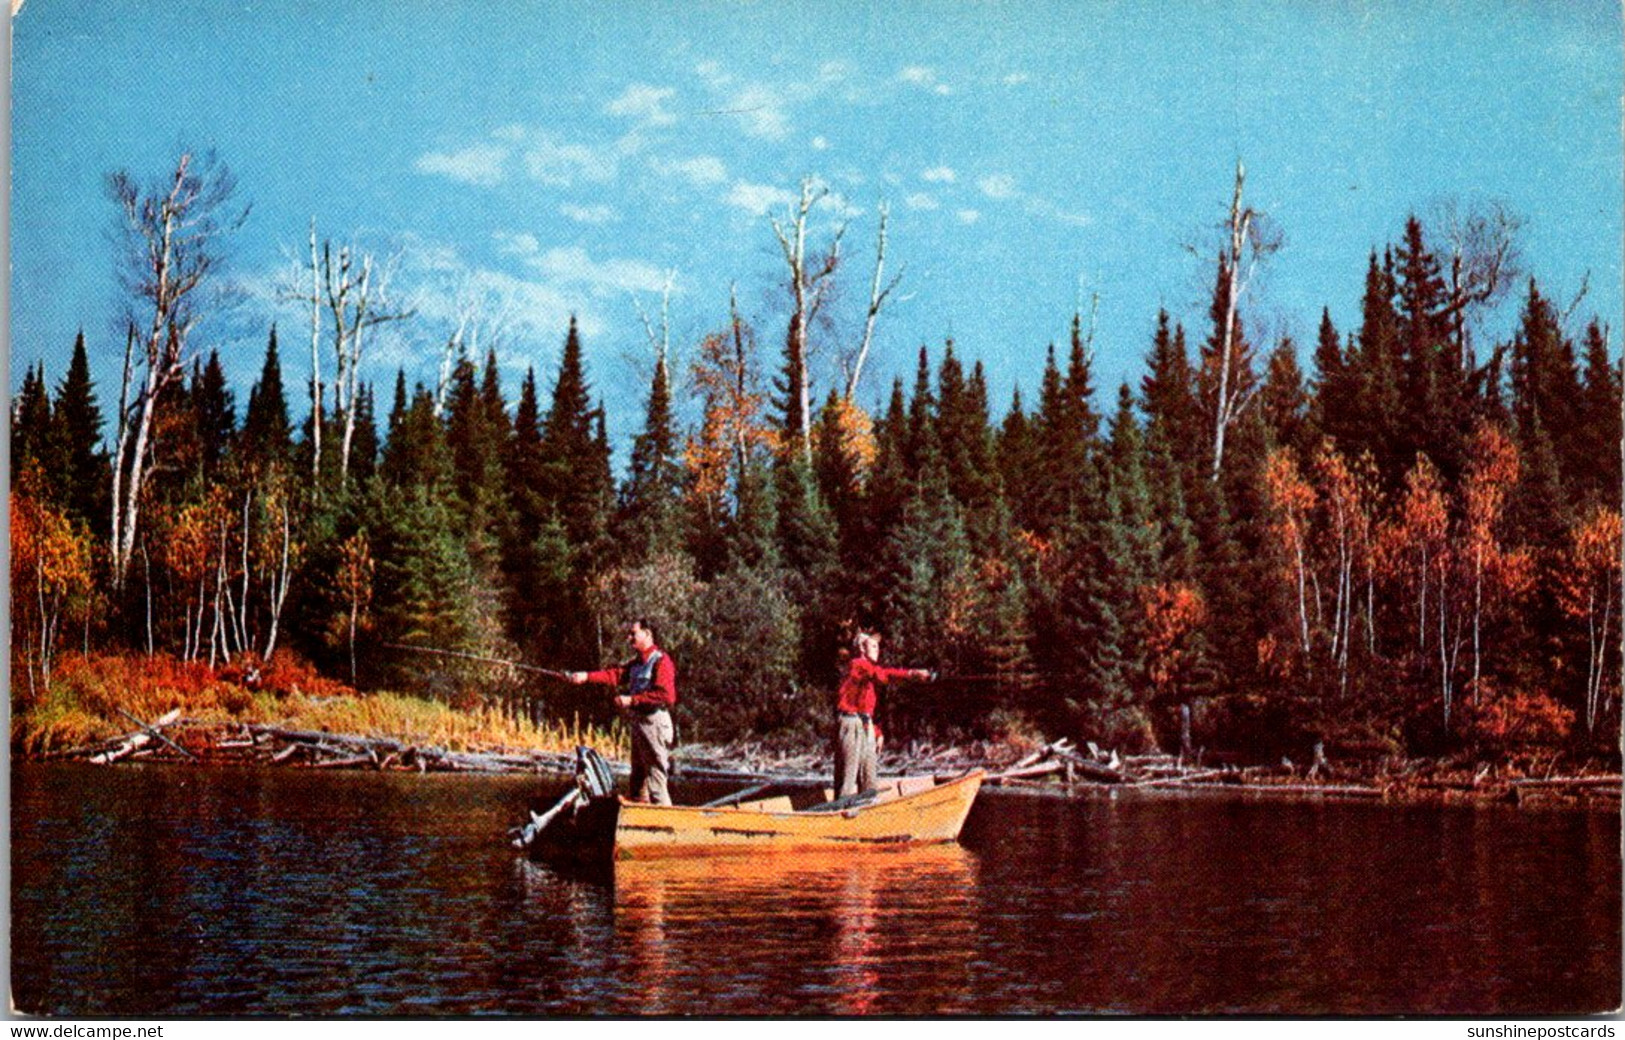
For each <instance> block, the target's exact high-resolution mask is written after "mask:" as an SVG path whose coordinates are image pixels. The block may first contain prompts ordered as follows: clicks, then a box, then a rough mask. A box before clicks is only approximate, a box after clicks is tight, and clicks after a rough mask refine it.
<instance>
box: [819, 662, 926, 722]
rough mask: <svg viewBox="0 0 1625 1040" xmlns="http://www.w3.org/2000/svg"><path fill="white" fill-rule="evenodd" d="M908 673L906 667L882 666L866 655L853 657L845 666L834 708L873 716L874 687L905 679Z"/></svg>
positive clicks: (909, 672)
mask: <svg viewBox="0 0 1625 1040" xmlns="http://www.w3.org/2000/svg"><path fill="white" fill-rule="evenodd" d="M910 674H911V670H910V669H908V668H883V667H881V666H880V665H878V664H875V663H874V662H873V661H871V660H869V659H868V658H867V657H863V656H858V657H854V658H852V663H851V664H849V665H847V666H846V678H845V679H842V680H841V692H840V700H839V701H838V702H837V704H836V705H835V707H836V710H837V711H845V712H851V713H853V714H856V715H868V716H871V717H873V716H874V713H875V701H876V699H877V698H876V695H875V687H876V686H877V685H879V684H881V683H889V682H891V681H892V680H893V679H907V678H908V677H909V675H910Z"/></svg>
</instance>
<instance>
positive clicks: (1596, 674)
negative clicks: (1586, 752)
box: [1556, 508, 1621, 733]
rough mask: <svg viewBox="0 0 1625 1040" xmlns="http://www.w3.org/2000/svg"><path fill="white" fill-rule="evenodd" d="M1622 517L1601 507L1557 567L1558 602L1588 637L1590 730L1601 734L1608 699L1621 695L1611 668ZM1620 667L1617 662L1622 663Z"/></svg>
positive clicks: (1575, 532)
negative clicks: (1599, 722)
mask: <svg viewBox="0 0 1625 1040" xmlns="http://www.w3.org/2000/svg"><path fill="white" fill-rule="evenodd" d="M1620 535H1621V531H1620V515H1619V513H1617V512H1615V511H1614V510H1612V509H1603V508H1599V509H1596V510H1594V511H1592V513H1591V514H1590V515H1589V516H1587V517H1586V518H1585V519H1584V520H1582V521H1581V522H1580V523H1579V524H1577V525H1575V527H1574V528H1573V529H1572V530H1571V531H1570V532H1569V538H1568V544H1567V545H1566V546H1564V550H1563V555H1562V559H1561V564H1560V566H1559V567H1558V569H1557V575H1556V577H1557V599H1558V604H1559V606H1560V607H1561V608H1562V610H1563V613H1564V615H1565V616H1566V617H1568V618H1569V619H1571V620H1572V621H1574V622H1576V623H1577V624H1580V625H1582V626H1584V628H1585V633H1586V648H1587V657H1586V680H1585V698H1584V705H1585V714H1584V719H1585V726H1586V732H1588V733H1592V732H1595V727H1596V725H1597V720H1598V718H1599V716H1600V714H1601V713H1602V712H1603V711H1604V710H1605V709H1606V707H1607V703H1608V700H1609V699H1610V698H1611V697H1612V696H1614V695H1617V694H1618V691H1619V678H1620V677H1619V671H1618V669H1617V668H1616V669H1610V668H1609V658H1610V657H1612V656H1614V655H1613V648H1614V646H1615V644H1614V640H1613V633H1614V629H1615V625H1616V621H1615V618H1617V617H1618V612H1619V610H1620V544H1621V543H1620ZM1616 663H1617V662H1616Z"/></svg>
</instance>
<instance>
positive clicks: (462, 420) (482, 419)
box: [445, 355, 508, 576]
mask: <svg viewBox="0 0 1625 1040" xmlns="http://www.w3.org/2000/svg"><path fill="white" fill-rule="evenodd" d="M474 376H475V371H474V364H473V362H472V361H470V360H469V359H468V357H467V356H466V355H465V356H464V357H462V358H460V359H459V360H458V362H457V365H456V367H455V368H454V369H453V371H452V377H451V389H450V392H449V393H448V394H447V396H446V406H445V415H446V445H447V447H448V449H449V450H450V452H451V462H452V474H453V478H452V479H453V487H454V488H455V489H456V493H457V502H458V513H459V519H460V520H461V528H462V530H463V531H464V532H465V535H466V537H467V538H468V553H469V558H470V559H471V560H472V561H473V564H474V566H475V568H476V570H477V571H478V572H479V573H480V574H481V575H482V576H487V575H490V574H492V572H493V569H494V567H495V566H496V562H497V557H498V553H499V547H500V545H501V542H502V534H503V531H504V530H505V524H506V518H507V507H508V496H507V495H506V494H505V487H506V481H505V474H504V473H503V465H502V456H503V448H504V446H505V442H506V440H507V438H506V433H507V420H506V418H505V417H504V418H501V419H498V420H497V421H496V423H493V421H492V415H491V411H492V409H491V406H490V399H489V397H487V396H486V395H485V393H482V391H481V390H480V389H479V388H478V387H476V385H475V382H474ZM497 396H498V398H499V399H500V396H501V392H500V390H498V391H497ZM498 424H500V425H498Z"/></svg>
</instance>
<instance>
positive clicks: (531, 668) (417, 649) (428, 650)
mask: <svg viewBox="0 0 1625 1040" xmlns="http://www.w3.org/2000/svg"><path fill="white" fill-rule="evenodd" d="M383 645H384V646H387V647H389V648H390V649H391V650H411V651H413V652H414V653H419V654H438V655H439V656H441V657H461V658H462V659H463V660H465V661H483V662H484V663H486V664H505V665H507V666H508V667H509V668H522V669H524V670H525V671H527V672H539V673H541V674H542V675H547V676H551V677H553V678H554V679H568V678H569V677H570V673H569V672H561V671H559V670H558V669H556V668H543V667H541V666H539V665H534V664H525V663H524V662H523V661H508V660H504V659H503V658H500V657H486V656H485V655H484V654H468V653H464V652H463V651H461V650H441V649H438V648H437V647H432V646H407V645H406V644H405V643H384V644H383Z"/></svg>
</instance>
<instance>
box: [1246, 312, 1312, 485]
mask: <svg viewBox="0 0 1625 1040" xmlns="http://www.w3.org/2000/svg"><path fill="white" fill-rule="evenodd" d="M1259 406H1260V408H1261V409H1262V410H1263V420H1264V433H1265V438H1266V441H1267V443H1268V444H1269V445H1271V446H1275V447H1282V448H1290V449H1292V450H1293V451H1295V452H1297V453H1298V454H1299V457H1300V458H1303V457H1305V456H1306V453H1307V452H1308V451H1309V450H1310V448H1311V443H1312V441H1311V437H1312V430H1311V429H1310V426H1309V394H1308V392H1307V391H1306V390H1305V389H1304V385H1303V370H1302V369H1300V368H1299V367H1298V351H1297V348H1296V347H1294V346H1293V343H1292V339H1291V337H1289V336H1288V337H1282V339H1281V342H1280V343H1279V344H1277V345H1276V348H1275V350H1274V351H1272V352H1271V353H1270V358H1269V365H1268V367H1267V368H1266V370H1265V375H1264V389H1263V391H1262V392H1261V393H1260V395H1259Z"/></svg>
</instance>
